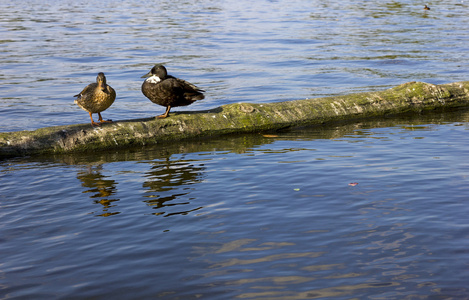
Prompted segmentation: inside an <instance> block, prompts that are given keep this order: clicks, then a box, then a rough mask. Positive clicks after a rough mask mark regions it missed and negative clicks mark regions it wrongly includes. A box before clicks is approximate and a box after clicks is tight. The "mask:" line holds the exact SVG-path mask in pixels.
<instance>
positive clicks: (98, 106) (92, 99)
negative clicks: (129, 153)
mask: <svg viewBox="0 0 469 300" xmlns="http://www.w3.org/2000/svg"><path fill="white" fill-rule="evenodd" d="M73 97H78V98H77V99H75V103H76V104H77V105H78V106H79V107H81V108H82V109H83V110H85V111H87V112H89V114H90V118H91V125H92V126H100V125H101V123H111V122H112V121H111V120H107V121H105V120H103V117H101V112H102V111H104V110H106V109H108V108H109V106H111V105H112V103H114V100H115V99H116V91H114V89H113V88H112V87H111V86H109V85H107V84H106V76H104V73H102V72H100V73H99V74H98V77H96V83H90V84H88V85H87V86H86V87H85V88H84V89H83V91H81V93H79V94H78V95H75V96H73ZM93 113H97V114H98V116H99V123H96V122H95V121H93V117H92V115H91V114H93Z"/></svg>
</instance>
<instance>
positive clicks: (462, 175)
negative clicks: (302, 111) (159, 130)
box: [0, 111, 469, 299]
mask: <svg viewBox="0 0 469 300" xmlns="http://www.w3.org/2000/svg"><path fill="white" fill-rule="evenodd" d="M468 134H469V112H468V111H466V112H455V113H446V114H443V115H430V116H423V117H420V118H418V119H415V118H401V119H389V120H379V121H369V122H362V123H353V124H348V125H347V124H345V125H342V126H337V127H334V126H327V127H322V128H309V129H308V128H305V129H297V130H292V131H286V132H279V133H276V134H275V135H262V134H253V135H243V136H239V137H229V138H224V139H215V140H203V141H199V142H192V143H189V142H187V143H181V144H178V145H172V146H166V147H164V146H158V147H147V148H143V149H133V150H127V151H116V152H112V153H103V154H96V155H82V156H77V155H73V156H56V157H43V158H41V157H36V158H18V159H10V160H7V161H3V162H2V163H1V164H0V183H1V184H0V203H1V206H0V207H1V210H0V217H1V220H2V222H1V225H0V228H1V233H2V234H1V239H0V242H1V245H2V250H1V257H2V259H1V265H0V282H1V285H0V295H1V296H2V297H0V298H2V299H10V298H13V299H33V298H34V299H54V298H58V299H84V298H91V297H95V299H110V298H112V299H155V298H161V299H238V298H239V299H469V288H468V285H467V278H469V251H468V249H469V220H468V218H467V216H468V215H469V155H468V151H467V149H468V146H469V140H468V138H467V136H468ZM350 183H358V184H357V185H355V186H351V185H349V184H350Z"/></svg>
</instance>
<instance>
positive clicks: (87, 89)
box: [73, 83, 98, 98]
mask: <svg viewBox="0 0 469 300" xmlns="http://www.w3.org/2000/svg"><path fill="white" fill-rule="evenodd" d="M97 86H98V84H97V83H90V84H88V85H87V86H85V88H84V89H83V91H81V92H80V93H79V94H76V95H75V96H73V97H78V98H81V96H83V95H86V94H87V93H90V92H92V91H94V90H95V89H96V87H97Z"/></svg>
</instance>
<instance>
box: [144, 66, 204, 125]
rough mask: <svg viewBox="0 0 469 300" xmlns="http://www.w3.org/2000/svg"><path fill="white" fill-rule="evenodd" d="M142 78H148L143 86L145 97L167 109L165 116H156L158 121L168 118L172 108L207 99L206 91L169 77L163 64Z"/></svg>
mask: <svg viewBox="0 0 469 300" xmlns="http://www.w3.org/2000/svg"><path fill="white" fill-rule="evenodd" d="M141 78H147V79H145V81H144V82H143V84H142V93H143V94H144V95H145V97H147V98H148V99H150V101H151V102H153V103H156V104H158V105H161V106H165V107H166V111H165V113H164V114H162V115H159V116H156V118H158V119H164V118H166V117H168V116H169V111H170V110H171V108H172V107H177V106H187V105H190V104H192V103H194V102H195V101H197V100H202V99H204V98H205V96H204V94H203V93H204V92H205V91H204V90H201V89H199V88H198V87H196V86H195V85H193V84H192V83H189V82H187V81H185V80H182V79H179V78H176V77H173V76H171V75H168V71H167V70H166V67H165V66H163V65H161V64H160V65H155V66H154V67H153V68H152V69H151V70H150V72H148V73H147V74H145V75H143V76H142V77H141Z"/></svg>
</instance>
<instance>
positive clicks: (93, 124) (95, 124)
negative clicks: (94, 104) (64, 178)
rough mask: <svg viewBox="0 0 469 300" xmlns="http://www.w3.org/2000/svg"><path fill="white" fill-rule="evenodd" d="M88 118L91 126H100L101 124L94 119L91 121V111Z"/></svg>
mask: <svg viewBox="0 0 469 300" xmlns="http://www.w3.org/2000/svg"><path fill="white" fill-rule="evenodd" d="M90 119H91V126H100V125H101V124H99V123H96V122H95V121H93V116H92V115H91V113H90Z"/></svg>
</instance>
